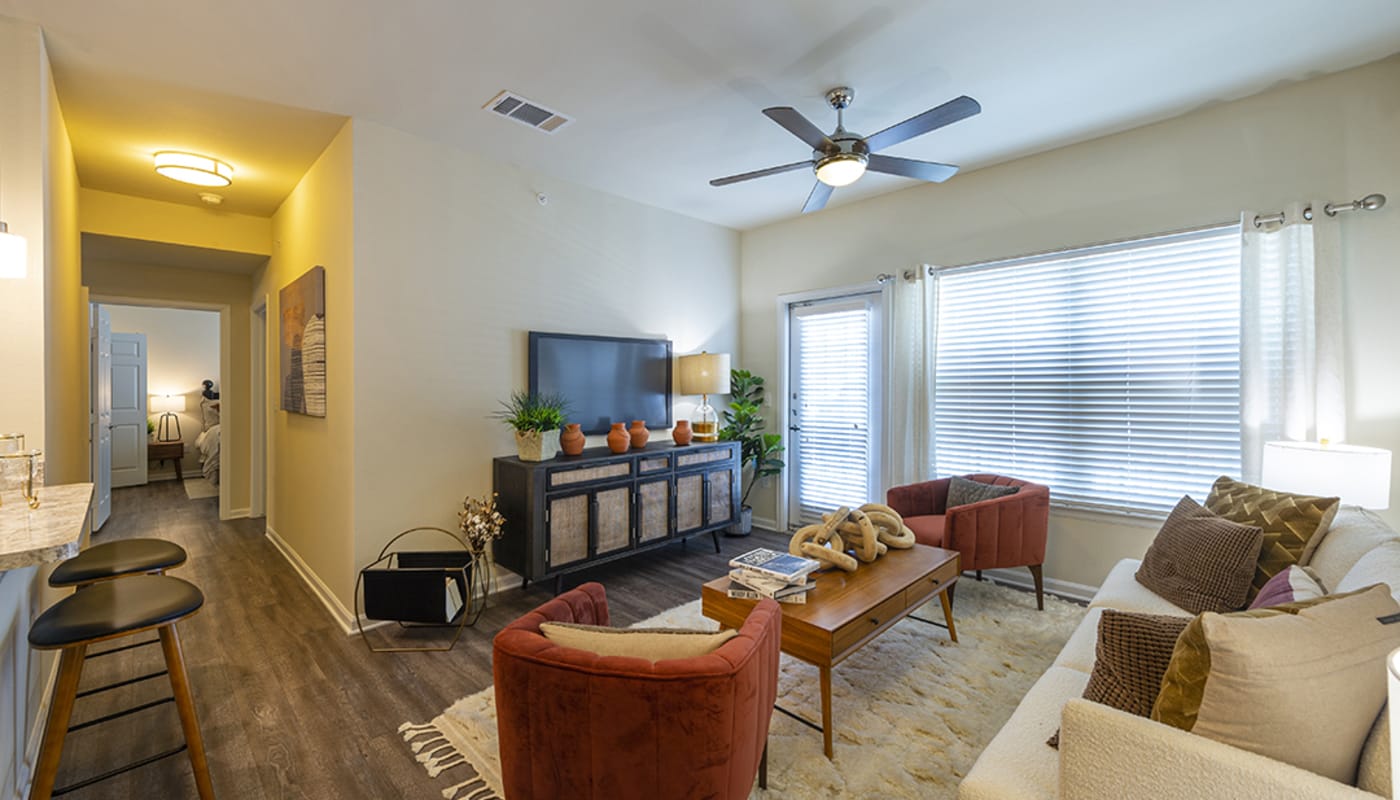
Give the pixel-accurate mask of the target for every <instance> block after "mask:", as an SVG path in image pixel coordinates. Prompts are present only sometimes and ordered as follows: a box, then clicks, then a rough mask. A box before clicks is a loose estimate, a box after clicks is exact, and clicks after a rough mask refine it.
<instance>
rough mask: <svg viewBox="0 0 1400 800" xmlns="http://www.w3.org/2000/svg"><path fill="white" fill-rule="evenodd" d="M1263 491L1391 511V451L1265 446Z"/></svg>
mask: <svg viewBox="0 0 1400 800" xmlns="http://www.w3.org/2000/svg"><path fill="white" fill-rule="evenodd" d="M1263 473H1264V474H1263V477H1262V483H1263V484H1264V486H1265V487H1266V488H1269V489H1277V490H1279V491H1284V492H1298V493H1303V494H1311V495H1318V496H1321V497H1340V498H1341V499H1342V502H1343V503H1346V504H1347V505H1355V506H1361V507H1362V508H1369V509H1372V510H1376V511H1380V510H1383V509H1387V508H1390V451H1389V450H1383V449H1381V448H1379V447H1360V446H1358V445H1353V444H1330V443H1328V442H1325V441H1323V442H1266V443H1265V444H1264V470H1263Z"/></svg>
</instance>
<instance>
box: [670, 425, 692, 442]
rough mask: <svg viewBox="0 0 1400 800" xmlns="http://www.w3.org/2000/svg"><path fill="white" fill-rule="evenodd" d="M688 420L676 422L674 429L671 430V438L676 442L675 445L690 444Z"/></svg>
mask: <svg viewBox="0 0 1400 800" xmlns="http://www.w3.org/2000/svg"><path fill="white" fill-rule="evenodd" d="M691 435H692V434H691V432H690V420H688V419H683V420H678V421H677V422H676V427H675V428H673V429H672V430H671V438H672V439H675V440H676V444H678V445H681V446H685V445H688V444H690V438H691Z"/></svg>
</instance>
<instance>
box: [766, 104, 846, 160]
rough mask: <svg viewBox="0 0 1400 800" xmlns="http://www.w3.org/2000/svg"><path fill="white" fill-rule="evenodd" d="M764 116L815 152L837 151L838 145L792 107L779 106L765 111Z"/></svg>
mask: <svg viewBox="0 0 1400 800" xmlns="http://www.w3.org/2000/svg"><path fill="white" fill-rule="evenodd" d="M763 115H764V116H765V117H767V118H769V119H771V120H773V121H774V122H776V123H778V124H779V125H781V126H783V127H784V128H787V131H788V133H791V134H792V135H793V136H796V137H797V138H799V139H801V140H802V141H804V142H806V143H807V144H808V146H810V147H811V148H812V149H813V150H821V151H823V152H827V151H831V150H835V149H836V143H835V142H833V141H831V140H830V139H828V138H827V136H826V134H824V133H822V132H821V129H820V128H818V127H817V126H816V125H813V124H812V123H811V121H810V120H808V119H807V118H806V117H804V116H802V115H801V114H800V113H798V111H797V109H795V108H792V107H790V106H777V107H774V108H765V109H763Z"/></svg>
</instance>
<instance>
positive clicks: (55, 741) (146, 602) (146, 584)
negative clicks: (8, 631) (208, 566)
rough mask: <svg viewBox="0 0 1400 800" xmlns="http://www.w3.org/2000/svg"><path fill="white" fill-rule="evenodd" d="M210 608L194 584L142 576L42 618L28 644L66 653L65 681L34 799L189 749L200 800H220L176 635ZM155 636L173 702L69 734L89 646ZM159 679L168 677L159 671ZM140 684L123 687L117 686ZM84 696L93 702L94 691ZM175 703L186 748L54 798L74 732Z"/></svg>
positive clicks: (73, 598)
mask: <svg viewBox="0 0 1400 800" xmlns="http://www.w3.org/2000/svg"><path fill="white" fill-rule="evenodd" d="M94 549H95V548H94ZM203 605H204V595H203V594H202V593H201V592H200V591H199V589H197V588H195V586H194V585H193V584H191V583H188V582H186V581H182V580H180V579H179V578H171V577H169V576H166V575H139V576H133V577H129V578H123V579H122V580H104V581H101V582H98V583H93V584H90V585H88V586H87V587H86V588H84V589H83V590H82V591H79V592H75V593H74V594H72V595H69V596H68V597H65V598H64V599H62V600H60V601H58V602H57V603H54V604H53V605H52V606H51V607H49V609H48V610H46V611H45V612H44V613H42V614H40V615H39V618H38V619H36V620H35V621H34V625H33V626H32V627H31V628H30V629H29V644H30V645H31V646H32V647H34V648H35V649H38V650H62V654H61V656H60V657H59V662H58V682H57V684H56V685H55V687H54V696H53V704H52V705H51V706H50V707H49V716H48V720H47V722H45V724H44V739H43V742H42V744H41V745H40V747H39V764H38V767H37V768H36V770H35V775H34V786H33V788H32V789H31V790H30V793H29V798H30V800H48V798H50V797H52V796H53V795H54V794H63V793H65V792H69V791H72V790H74V789H77V788H80V787H83V786H88V785H90V784H93V783H96V782H98V781H102V780H106V779H107V778H111V777H114V776H116V775H120V774H121V773H123V772H127V771H129V770H132V769H136V768H137V767H141V766H145V765H146V764H150V763H152V762H154V761H158V760H160V759H163V758H167V757H169V756H173V755H175V754H177V753H179V752H181V751H184V750H188V751H189V757H190V766H191V767H192V768H193V769H194V779H195V785H196V786H197V787H198V789H199V796H200V798H202V800H213V797H214V784H213V782H212V781H211V780H210V778H209V762H208V760H207V758H206V757H205V754H204V739H203V737H202V736H201V734H200V732H199V719H198V717H197V716H196V714H195V708H194V698H193V697H192V695H191V694H190V682H189V676H188V674H187V673H186V672H185V658H184V654H183V652H182V651H181V649H180V636H179V634H178V633H177V632H176V630H175V623H176V622H179V621H180V620H182V619H184V618H186V617H188V616H190V615H191V614H193V613H195V612H196V611H198V610H199V609H200V607H201V606H203ZM149 630H156V631H158V633H159V634H160V639H159V641H160V645H161V649H162V650H163V651H164V653H165V668H166V671H167V672H168V673H169V675H170V688H171V690H172V692H171V693H172V697H168V698H165V699H163V700H159V701H156V702H153V703H146V704H144V705H141V706H137V707H135V708H132V709H128V710H127V711H121V712H118V713H116V714H111V715H108V716H106V717H101V718H98V719H95V720H92V721H91V722H85V723H82V724H81V725H75V726H73V727H72V728H69V727H68V723H69V719H70V718H71V716H72V714H73V705H74V703H75V702H76V701H77V698H78V681H79V679H80V678H81V677H82V672H83V661H84V659H85V658H87V655H88V654H87V649H88V647H89V646H90V645H93V644H96V643H98V642H105V641H108V640H110V639H117V638H120V637H124V636H132V635H135V634H138V633H142V632H144V631H149ZM119 649H125V648H119ZM106 652H115V651H104V652H103V653H95V654H93V655H94V657H95V656H98V655H104V654H105V653H106ZM160 674H162V673H156V675H160ZM146 677H154V676H146ZM136 680H145V678H138V679H136ZM134 682H135V681H124V682H122V683H119V684H114V686H121V685H126V684H129V683H134ZM103 688H104V689H106V688H113V687H103ZM97 691H101V690H97ZM83 694H84V696H86V695H88V694H90V692H84V693H83ZM171 700H173V701H174V702H175V708H176V709H177V710H178V711H179V714H180V726H181V727H182V728H183V729H184V734H185V744H183V745H181V746H180V747H177V748H175V749H173V750H169V751H166V752H164V753H160V754H158V755H155V756H151V757H149V758H145V759H142V760H141V761H137V762H136V763H134V764H129V765H127V766H125V767H119V768H117V769H115V770H112V771H110V772H106V773H103V774H102V775H98V776H96V777H94V778H90V779H87V780H84V781H81V782H79V783H76V784H73V785H72V786H66V787H63V788H61V789H59V790H57V791H56V792H55V790H54V785H53V784H54V778H55V777H56V776H57V774H58V763H59V759H60V758H61V757H62V755H63V740H64V738H65V737H66V736H67V734H68V732H69V731H70V730H77V729H79V728H85V727H88V726H90V725H96V724H99V723H102V722H108V721H110V720H113V719H116V718H117V717H121V716H125V715H127V714H130V713H134V712H136V711H141V710H144V709H146V708H150V707H152V706H156V705H161V704H163V703H167V702H170V701H171Z"/></svg>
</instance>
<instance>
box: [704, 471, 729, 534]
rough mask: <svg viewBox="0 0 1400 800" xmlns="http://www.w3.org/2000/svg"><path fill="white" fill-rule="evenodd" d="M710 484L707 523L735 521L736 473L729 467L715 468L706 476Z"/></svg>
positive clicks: (715, 523) (716, 523)
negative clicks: (734, 485) (734, 484)
mask: <svg viewBox="0 0 1400 800" xmlns="http://www.w3.org/2000/svg"><path fill="white" fill-rule="evenodd" d="M705 480H706V481H708V482H709V484H710V495H709V503H708V506H707V508H706V513H705V524H706V525H718V524H720V523H722V522H733V521H734V520H733V518H734V490H733V480H734V473H732V472H730V471H729V470H727V469H723V470H715V471H714V472H711V473H710V474H708V475H706V476H705Z"/></svg>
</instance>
